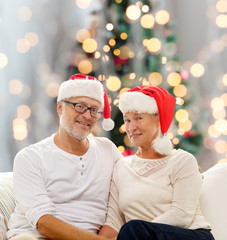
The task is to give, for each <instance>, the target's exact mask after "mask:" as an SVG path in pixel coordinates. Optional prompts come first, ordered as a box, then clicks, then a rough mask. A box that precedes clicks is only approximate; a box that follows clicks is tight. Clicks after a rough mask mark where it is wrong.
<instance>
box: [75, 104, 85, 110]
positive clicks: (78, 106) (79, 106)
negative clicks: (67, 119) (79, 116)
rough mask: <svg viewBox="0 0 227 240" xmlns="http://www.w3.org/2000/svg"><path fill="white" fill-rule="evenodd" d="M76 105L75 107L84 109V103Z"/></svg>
mask: <svg viewBox="0 0 227 240" xmlns="http://www.w3.org/2000/svg"><path fill="white" fill-rule="evenodd" d="M76 107H77V108H78V109H84V108H85V106H84V105H81V104H77V105H76Z"/></svg>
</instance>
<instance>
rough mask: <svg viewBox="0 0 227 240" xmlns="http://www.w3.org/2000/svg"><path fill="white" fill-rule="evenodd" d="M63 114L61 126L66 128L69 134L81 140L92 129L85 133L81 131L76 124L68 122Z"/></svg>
mask: <svg viewBox="0 0 227 240" xmlns="http://www.w3.org/2000/svg"><path fill="white" fill-rule="evenodd" d="M63 115H64V114H63ZM63 115H61V117H60V126H61V127H62V128H64V129H65V131H66V132H67V133H68V134H69V136H71V137H73V138H76V139H77V140H79V141H81V140H83V139H85V138H86V137H87V136H88V135H89V133H90V131H87V132H85V133H79V132H78V130H77V128H76V127H75V126H70V125H69V124H67V121H66V120H65V117H64V116H63Z"/></svg>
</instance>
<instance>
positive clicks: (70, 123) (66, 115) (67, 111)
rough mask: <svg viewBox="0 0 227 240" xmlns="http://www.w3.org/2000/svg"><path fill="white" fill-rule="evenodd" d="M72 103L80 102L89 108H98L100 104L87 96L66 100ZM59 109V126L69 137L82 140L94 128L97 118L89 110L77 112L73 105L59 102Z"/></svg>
mask: <svg viewBox="0 0 227 240" xmlns="http://www.w3.org/2000/svg"><path fill="white" fill-rule="evenodd" d="M68 101H69V102H72V103H80V104H83V105H85V106H87V107H89V108H94V109H97V110H100V108H101V104H100V102H99V101H97V100H95V99H93V98H88V97H74V98H70V99H69V100H68ZM58 104H61V106H62V107H61V109H60V110H58V113H59V115H60V127H61V128H63V129H64V130H65V131H66V132H67V133H68V134H69V135H70V136H71V137H74V138H76V139H78V140H83V139H84V138H86V137H87V136H88V134H89V133H90V132H91V131H92V129H93V128H94V126H95V124H96V122H97V121H98V119H99V118H94V117H92V116H91V114H90V110H87V111H86V112H85V113H79V112H77V111H76V110H75V108H74V106H73V105H69V104H66V103H64V102H59V103H58Z"/></svg>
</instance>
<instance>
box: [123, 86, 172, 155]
mask: <svg viewBox="0 0 227 240" xmlns="http://www.w3.org/2000/svg"><path fill="white" fill-rule="evenodd" d="M175 104H176V99H175V98H174V97H173V96H172V95H171V94H170V93H169V92H168V91H166V90H165V89H164V88H161V87H157V86H151V85H144V86H139V87H135V88H132V89H130V90H128V91H127V92H124V93H123V94H122V95H121V96H120V99H119V109H120V110H121V112H122V113H123V114H124V113H126V112H137V113H150V114H154V113H158V114H159V121H160V128H161V132H162V134H163V135H165V134H166V132H167V131H168V129H169V127H170V125H171V123H172V120H173V114H174V108H175ZM152 146H153V148H154V150H155V151H156V152H158V153H160V154H162V155H169V154H171V152H172V143H171V141H170V139H169V138H168V137H166V136H164V137H162V138H160V137H158V138H156V139H155V140H154V141H153V143H152Z"/></svg>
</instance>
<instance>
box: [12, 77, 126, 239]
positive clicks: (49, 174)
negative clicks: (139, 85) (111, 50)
mask: <svg viewBox="0 0 227 240" xmlns="http://www.w3.org/2000/svg"><path fill="white" fill-rule="evenodd" d="M57 112H58V115H59V119H60V124H59V130H58V132H57V133H54V134H53V135H51V136H50V137H48V138H46V139H44V140H42V141H40V142H38V143H35V144H33V145H31V146H28V147H26V148H24V149H22V150H21V151H20V152H19V153H18V154H17V155H16V157H15V160H14V170H13V172H14V191H15V195H16V208H15V211H14V213H13V214H12V216H11V218H10V221H9V225H8V227H9V231H8V232H7V237H8V238H10V239H12V240H13V239H26V237H25V235H24V234H29V235H31V236H34V237H35V238H39V239H46V238H47V239H61V240H74V239H75V240H77V239H80V240H83V239H104V238H102V237H101V236H98V235H96V234H97V232H98V231H99V229H100V227H101V226H102V225H103V223H104V221H105V216H106V210H107V201H108V194H109V187H110V179H111V174H112V170H113V166H114V164H115V163H116V161H118V160H119V159H120V158H121V157H122V155H121V154H120V152H119V151H118V149H117V147H116V146H115V145H114V144H113V143H112V142H111V141H110V140H108V139H107V138H103V137H90V136H88V135H89V133H90V132H91V131H92V129H93V128H94V126H95V124H96V123H97V121H98V119H99V118H100V117H101V116H102V115H103V117H104V122H103V128H104V129H105V130H110V129H111V128H113V121H112V120H111V119H110V106H109V102H108V98H107V95H106V92H105V90H104V88H103V85H102V84H101V83H100V81H98V80H97V79H96V78H94V77H90V76H85V75H82V74H76V75H73V76H72V77H71V78H70V79H69V80H67V81H65V82H63V83H62V84H61V86H60V89H59V94H58V99H57ZM43 117H45V116H43ZM20 236H21V237H20ZM31 239H32V238H31Z"/></svg>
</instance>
